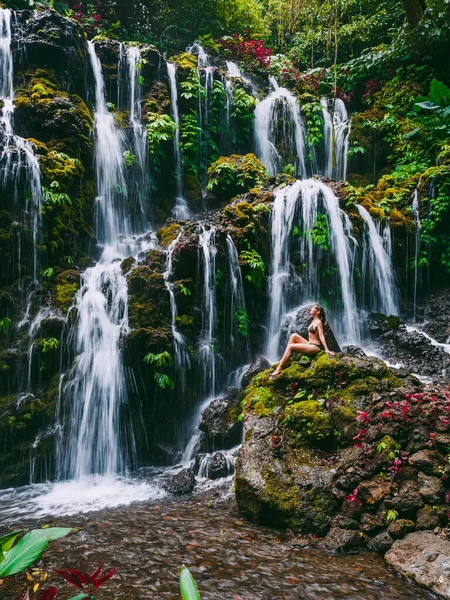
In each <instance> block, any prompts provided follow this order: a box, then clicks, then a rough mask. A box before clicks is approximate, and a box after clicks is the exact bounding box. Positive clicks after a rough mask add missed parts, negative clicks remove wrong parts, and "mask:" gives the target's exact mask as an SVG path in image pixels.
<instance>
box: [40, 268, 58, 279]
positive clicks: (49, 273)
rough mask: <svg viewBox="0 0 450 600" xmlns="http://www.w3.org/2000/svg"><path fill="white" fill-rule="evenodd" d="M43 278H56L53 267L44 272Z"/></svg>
mask: <svg viewBox="0 0 450 600" xmlns="http://www.w3.org/2000/svg"><path fill="white" fill-rule="evenodd" d="M42 276H43V277H45V278H46V279H53V277H54V276H55V271H54V270H53V269H52V267H48V268H47V269H44V270H43V271H42Z"/></svg>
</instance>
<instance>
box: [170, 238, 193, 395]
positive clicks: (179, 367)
mask: <svg viewBox="0 0 450 600" xmlns="http://www.w3.org/2000/svg"><path fill="white" fill-rule="evenodd" d="M181 236H182V232H181V231H180V233H179V234H178V235H177V237H176V238H175V239H174V240H173V242H171V244H170V246H169V247H168V248H167V255H166V270H165V271H164V283H165V284H166V288H167V291H168V292H169V297H170V310H171V315H172V320H171V327H172V337H173V344H174V350H175V368H176V375H177V378H178V379H179V381H180V385H181V387H182V389H184V387H185V383H186V373H187V370H188V369H189V368H190V366H191V361H190V358H189V354H188V353H187V348H186V339H185V337H184V336H183V335H182V334H181V333H180V332H179V331H178V330H177V327H176V319H177V304H176V300H175V293H174V290H173V284H172V283H171V281H170V278H171V276H172V269H173V253H174V252H175V250H176V247H177V244H178V242H179V241H180V238H181Z"/></svg>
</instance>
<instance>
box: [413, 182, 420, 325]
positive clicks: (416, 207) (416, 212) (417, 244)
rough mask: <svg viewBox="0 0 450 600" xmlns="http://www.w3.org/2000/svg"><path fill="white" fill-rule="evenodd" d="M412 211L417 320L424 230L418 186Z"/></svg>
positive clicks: (414, 315) (414, 308)
mask: <svg viewBox="0 0 450 600" xmlns="http://www.w3.org/2000/svg"><path fill="white" fill-rule="evenodd" d="M411 212H412V215H413V219H414V222H415V224H416V236H415V246H414V296H413V320H414V321H415V320H416V310H417V286H418V280H419V253H420V232H421V230H422V223H421V221H420V212H419V192H418V190H417V188H416V189H415V190H414V193H413V200H412V205H411Z"/></svg>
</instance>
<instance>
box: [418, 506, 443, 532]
mask: <svg viewBox="0 0 450 600" xmlns="http://www.w3.org/2000/svg"><path fill="white" fill-rule="evenodd" d="M438 525H439V516H438V514H437V512H436V511H434V510H433V509H432V507H431V506H429V505H428V504H427V505H425V506H424V507H423V508H421V509H420V510H418V511H417V516H416V528H417V529H418V530H424V529H434V528H435V527H437V526H438Z"/></svg>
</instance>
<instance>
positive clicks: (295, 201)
mask: <svg viewBox="0 0 450 600" xmlns="http://www.w3.org/2000/svg"><path fill="white" fill-rule="evenodd" d="M319 207H321V208H322V210H323V213H319ZM320 214H324V215H326V221H327V231H328V234H327V236H328V240H327V241H326V242H325V245H326V246H327V247H328V246H329V250H328V252H330V253H331V256H332V258H333V260H334V263H335V269H336V271H337V276H338V283H339V288H340V296H341V299H340V302H341V303H342V309H341V310H338V309H337V308H336V312H337V313H338V314H339V313H340V314H339V319H336V331H337V332H338V334H339V335H340V336H341V338H342V339H343V340H345V341H346V343H351V342H354V341H355V340H357V339H358V338H359V327H358V324H357V323H358V320H357V316H356V300H355V290H354V285H353V278H352V265H353V258H354V257H353V250H352V245H354V239H353V238H352V235H351V224H350V221H349V220H348V217H347V215H346V214H345V213H344V212H343V211H342V210H341V209H340V208H339V200H338V198H337V197H336V196H335V195H334V193H333V191H332V190H331V188H329V187H328V186H327V185H325V184H324V183H322V182H320V181H317V180H315V179H306V180H303V181H296V182H295V183H294V184H292V185H290V186H288V187H286V188H283V189H280V190H278V191H277V192H276V194H275V200H274V203H273V208H272V216H271V225H272V228H271V230H272V244H271V246H272V263H271V269H270V280H269V298H270V303H269V318H268V341H267V350H266V352H267V355H268V356H269V358H270V359H273V360H276V359H278V355H279V340H280V325H281V322H282V318H283V316H284V315H285V314H286V313H287V312H289V311H290V310H292V309H293V308H294V307H295V306H300V305H302V304H304V303H305V302H306V301H314V302H317V301H318V300H319V299H320V298H322V294H323V293H326V292H327V291H329V290H326V289H324V286H323V284H322V285H321V282H320V279H321V278H320V276H319V275H320V274H319V272H318V260H317V258H316V254H317V248H316V247H315V244H314V240H313V233H312V232H313V229H314V228H315V227H316V226H317V223H318V218H319V215H320ZM295 217H297V221H296V222H294V219H295ZM323 225H324V224H323V223H322V226H323ZM294 227H295V228H296V230H295V232H296V236H293V235H292V232H293V230H294ZM295 237H297V238H298V242H297V243H296V244H295V242H293V241H292V240H293V238H294V239H295ZM295 246H296V248H295ZM295 250H296V251H299V254H300V259H299V261H300V263H302V264H304V265H307V269H308V270H307V272H305V273H304V275H298V274H297V273H296V270H295V268H294V265H293V264H292V253H293V252H294V251H295ZM330 281H331V278H330V279H329V280H328V284H327V285H331V284H330Z"/></svg>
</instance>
